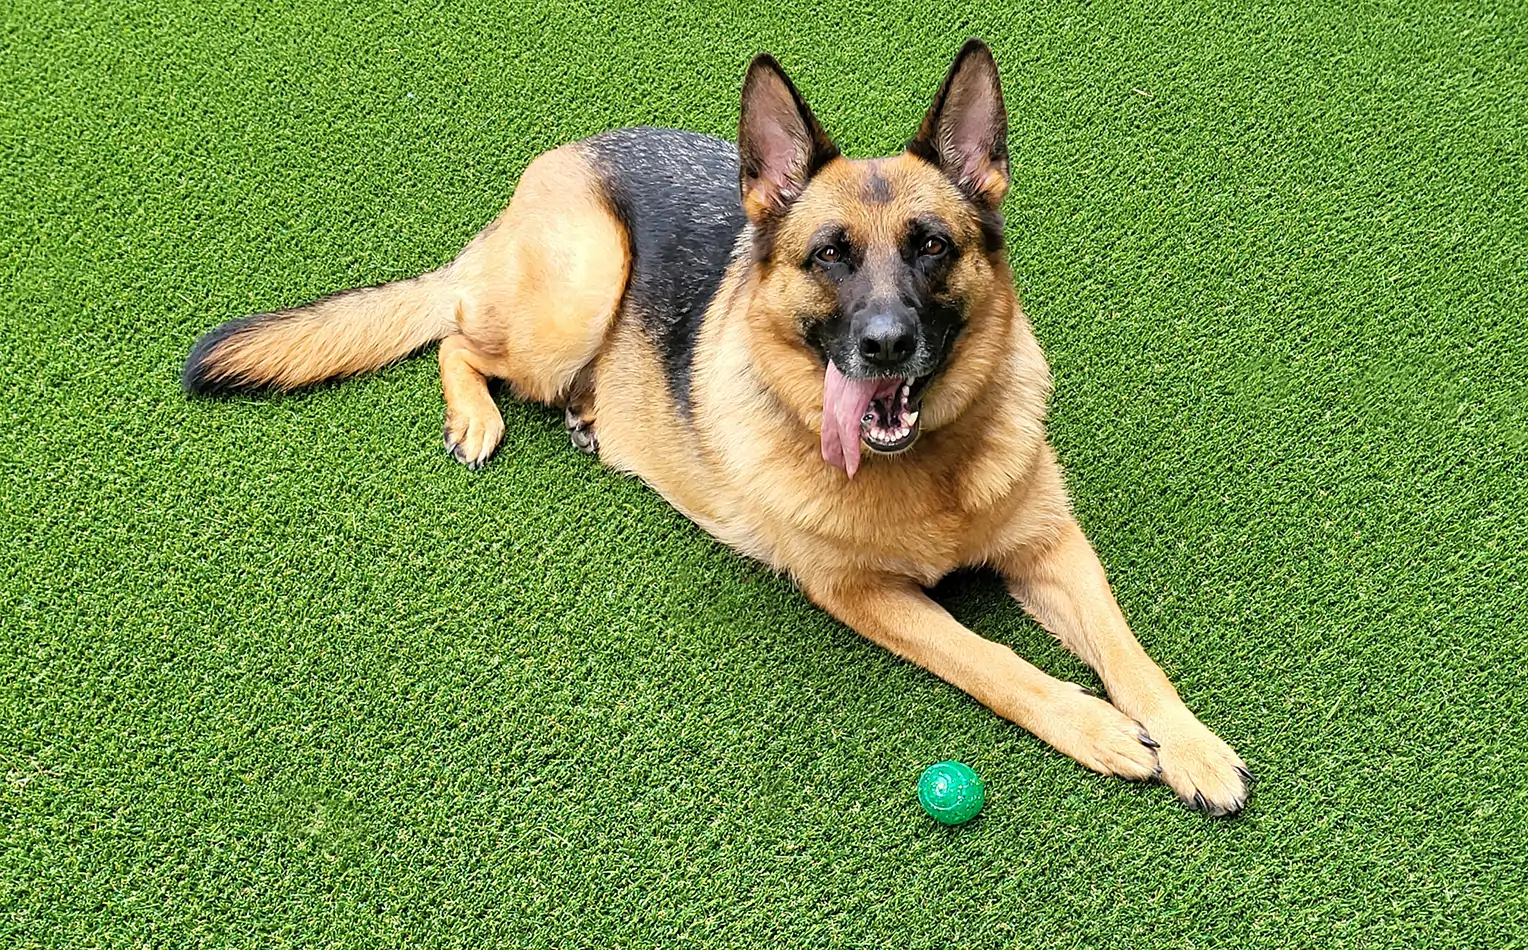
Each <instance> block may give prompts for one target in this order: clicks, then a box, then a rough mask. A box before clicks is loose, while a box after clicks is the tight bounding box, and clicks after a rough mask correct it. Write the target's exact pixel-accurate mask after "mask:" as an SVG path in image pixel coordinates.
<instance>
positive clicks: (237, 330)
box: [180, 313, 281, 396]
mask: <svg viewBox="0 0 1528 950" xmlns="http://www.w3.org/2000/svg"><path fill="white" fill-rule="evenodd" d="M280 317H281V314H279V313H256V314H251V315H250V316H247V317H240V318H239V319H237V320H230V321H228V322H227V323H225V324H223V325H222V326H220V327H217V328H215V329H212V330H208V331H207V332H206V333H203V334H202V335H201V336H200V337H198V338H197V341H196V345H194V346H192V347H191V352H190V354H188V355H187V356H186V365H185V366H184V367H182V369H181V371H180V385H181V387H182V388H183V389H185V391H186V392H187V394H189V395H192V396H232V395H235V394H237V393H257V392H260V391H261V390H262V389H263V387H261V386H259V385H251V384H250V382H249V381H248V380H246V379H244V378H243V377H241V376H239V375H238V374H232V375H228V374H222V375H214V374H213V372H212V365H211V363H210V362H209V358H210V357H211V356H212V351H213V350H215V349H217V348H218V346H219V345H220V344H222V343H224V342H225V341H227V340H230V339H233V338H234V337H236V336H238V335H240V334H241V333H248V332H251V331H253V330H257V329H259V328H260V327H262V326H264V325H266V324H268V323H270V322H272V321H273V320H278V319H280Z"/></svg>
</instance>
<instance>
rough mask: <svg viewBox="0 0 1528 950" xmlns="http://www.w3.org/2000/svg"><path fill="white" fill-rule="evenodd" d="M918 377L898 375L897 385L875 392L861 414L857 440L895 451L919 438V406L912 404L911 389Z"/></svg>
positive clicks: (879, 449) (887, 452)
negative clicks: (902, 377) (884, 391)
mask: <svg viewBox="0 0 1528 950" xmlns="http://www.w3.org/2000/svg"><path fill="white" fill-rule="evenodd" d="M917 382H918V380H906V379H897V378H895V377H893V378H892V379H889V380H887V383H895V384H896V389H895V390H893V391H891V392H889V393H887V394H886V395H884V396H882V395H877V396H876V397H875V398H873V399H872V400H871V401H870V408H869V409H867V410H865V414H864V415H863V416H861V417H860V441H862V442H864V443H865V445H866V447H868V448H870V449H871V450H872V451H875V452H880V453H882V454H885V455H891V454H895V453H897V452H900V451H902V450H903V449H906V448H907V447H909V446H911V445H912V444H913V442H915V441H917V438H918V410H917V409H916V408H915V407H914V406H913V404H912V402H911V399H912V390H913V386H914V385H915V384H916V383H917Z"/></svg>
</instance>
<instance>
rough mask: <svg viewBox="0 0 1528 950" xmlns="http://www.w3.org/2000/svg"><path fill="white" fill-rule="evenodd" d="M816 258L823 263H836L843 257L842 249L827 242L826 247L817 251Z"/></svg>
mask: <svg viewBox="0 0 1528 950" xmlns="http://www.w3.org/2000/svg"><path fill="white" fill-rule="evenodd" d="M817 259H818V260H819V261H822V262H823V263H824V264H837V263H838V262H839V261H841V260H843V259H844V253H843V251H840V250H839V249H838V248H837V247H836V246H835V245H832V244H829V245H828V246H827V247H825V248H823V249H822V250H820V251H818V252H817Z"/></svg>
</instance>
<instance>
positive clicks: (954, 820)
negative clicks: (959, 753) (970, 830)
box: [918, 762, 987, 825]
mask: <svg viewBox="0 0 1528 950" xmlns="http://www.w3.org/2000/svg"><path fill="white" fill-rule="evenodd" d="M986 801H987V790H986V789H985V788H984V787H982V780H981V779H980V778H978V777H977V775H976V773H975V772H973V771H972V770H971V766H969V765H966V764H965V763H964V762H935V763H934V764H933V765H930V766H929V767H928V768H926V769H924V770H923V774H922V775H920V776H918V804H920V805H922V806H923V810H924V811H926V812H928V813H929V816H930V817H932V818H933V819H934V820H935V821H937V822H940V823H941V824H946V825H961V824H965V823H966V822H968V821H970V820H971V819H972V818H975V817H976V813H977V812H979V811H981V810H982V805H983V804H984V803H985V802H986Z"/></svg>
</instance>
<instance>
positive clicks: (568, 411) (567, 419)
mask: <svg viewBox="0 0 1528 950" xmlns="http://www.w3.org/2000/svg"><path fill="white" fill-rule="evenodd" d="M562 424H563V426H564V427H565V428H566V429H567V430H568V441H570V442H572V443H573V447H574V448H575V449H578V450H579V451H580V452H587V453H588V454H590V455H598V454H599V451H600V440H599V437H598V436H596V435H595V434H594V420H593V419H592V418H587V417H585V416H584V415H583V414H581V413H580V412H579V411H578V410H577V409H576V408H574V407H573V406H572V405H571V404H570V405H568V406H567V407H566V408H565V409H563V411H562Z"/></svg>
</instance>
